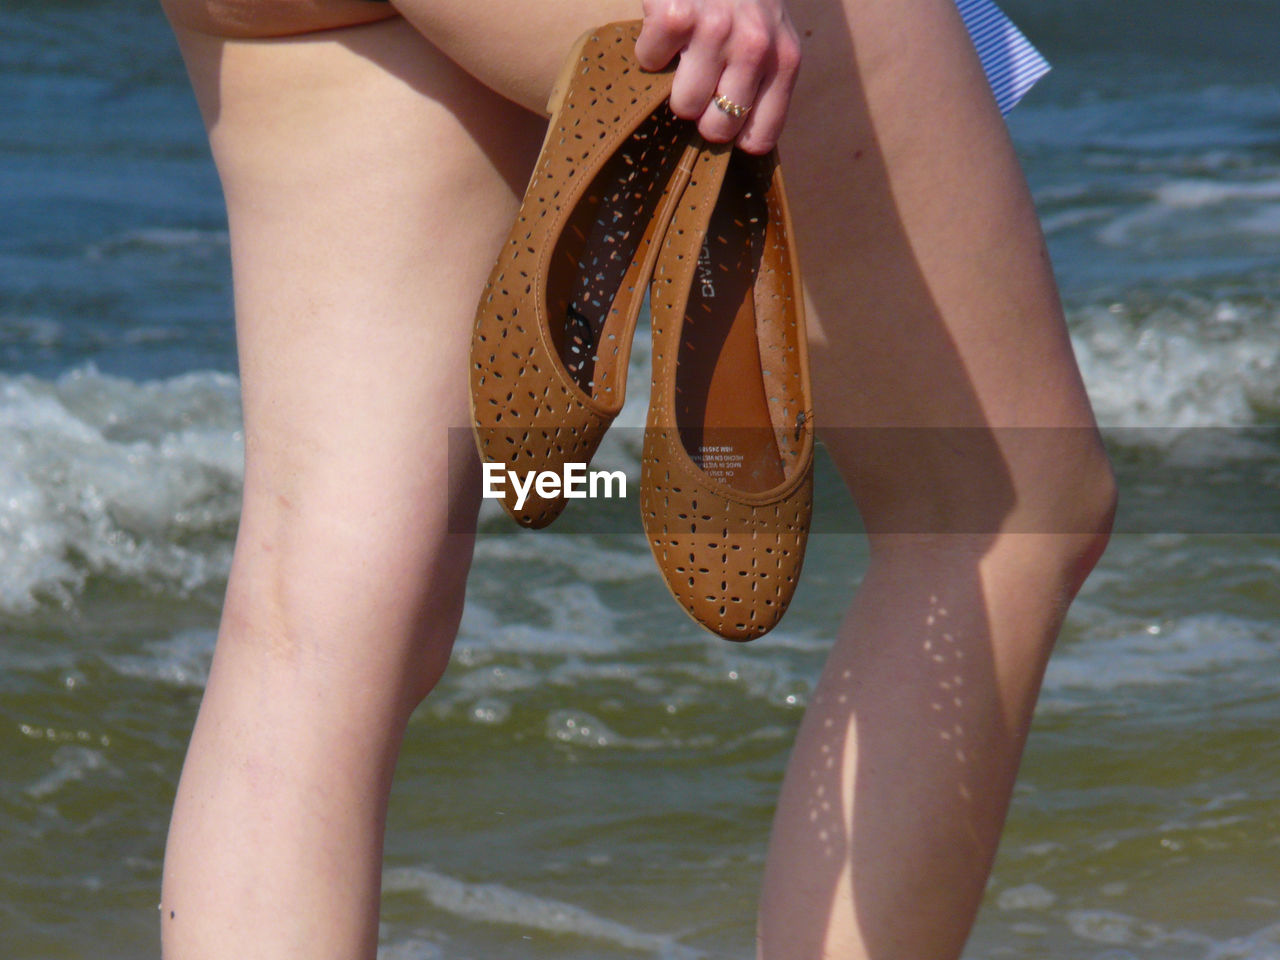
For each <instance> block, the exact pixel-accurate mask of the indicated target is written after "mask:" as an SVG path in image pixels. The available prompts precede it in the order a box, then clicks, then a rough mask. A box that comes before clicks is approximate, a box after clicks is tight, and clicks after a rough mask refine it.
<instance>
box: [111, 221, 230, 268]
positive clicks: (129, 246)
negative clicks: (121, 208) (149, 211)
mask: <svg viewBox="0 0 1280 960" xmlns="http://www.w3.org/2000/svg"><path fill="white" fill-rule="evenodd" d="M229 245H230V239H229V236H228V234H227V231H225V230H197V229H194V228H186V229H179V228H173V227H143V228H141V229H138V230H127V231H125V232H123V233H117V234H114V235H112V236H109V237H106V238H105V239H102V240H99V241H97V242H95V243H93V244H91V245H90V246H89V247H88V248H87V249H86V250H85V258H86V259H88V260H91V261H94V262H97V261H102V260H110V259H113V258H116V257H120V256H122V255H126V254H130V253H147V252H168V251H180V252H182V253H184V254H186V255H190V254H191V253H193V252H195V253H207V254H208V255H209V256H220V257H225V256H226V250H227V247H228V246H229Z"/></svg>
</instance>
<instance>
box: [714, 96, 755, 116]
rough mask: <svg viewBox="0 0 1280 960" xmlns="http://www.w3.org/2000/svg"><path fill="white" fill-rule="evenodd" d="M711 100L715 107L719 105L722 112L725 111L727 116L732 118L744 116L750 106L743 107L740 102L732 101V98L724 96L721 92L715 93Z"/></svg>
mask: <svg viewBox="0 0 1280 960" xmlns="http://www.w3.org/2000/svg"><path fill="white" fill-rule="evenodd" d="M711 102H712V103H714V104H715V105H716V106H717V107H719V108H720V110H721V112H722V113H727V114H728V115H729V116H731V117H733V118H734V119H737V118H738V117H742V116H745V115H746V113H747V111H748V110H750V109H751V108H750V107H744V106H743V105H742V104H740V103H734V102H733V101H732V100H730V99H729V98H728V97H726V96H725V95H724V94H723V93H718V94H716V98H715V99H714V100H712V101H711Z"/></svg>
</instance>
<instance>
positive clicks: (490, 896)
mask: <svg viewBox="0 0 1280 960" xmlns="http://www.w3.org/2000/svg"><path fill="white" fill-rule="evenodd" d="M382 889H383V891H384V892H386V893H417V894H419V895H420V896H421V897H422V898H423V899H424V900H426V901H427V902H428V903H430V904H431V905H432V906H433V907H435V908H436V909H438V910H443V911H445V912H446V913H450V914H453V915H454V916H458V917H463V918H465V919H468V920H472V921H476V922H479V923H487V924H500V925H503V926H515V927H521V928H524V929H526V930H541V931H544V932H547V933H556V934H570V935H574V936H579V937H585V938H589V939H593V940H600V941H603V942H605V943H610V944H613V945H614V946H617V947H622V948H624V949H628V950H635V951H638V952H641V953H647V954H652V955H653V956H655V957H657V958H659V960H698V958H701V957H704V956H705V954H704V953H702V952H701V951H699V950H694V949H691V948H689V947H685V946H683V945H681V944H679V943H677V942H676V941H675V940H674V939H673V938H672V937H670V936H665V935H662V934H652V933H644V932H642V931H639V930H636V929H634V928H632V927H629V926H626V925H625V924H621V923H617V922H616V921H613V920H606V919H605V918H603V917H599V916H596V915H595V914H594V913H591V912H590V911H587V910H584V909H583V908H581V907H577V906H573V905H572V904H568V903H564V902H562V901H559V900H552V899H549V898H546V897H539V896H535V895H533V894H529V893H523V892H521V891H519V890H512V889H511V888H510V887H505V886H502V885H501V884H496V883H466V882H464V881H462V880H457V879H455V878H454V877H449V876H446V875H445V874H442V873H437V872H436V871H434V870H431V869H428V868H426V867H402V868H399V869H394V870H389V871H387V872H386V873H385V874H384V876H383V884H382Z"/></svg>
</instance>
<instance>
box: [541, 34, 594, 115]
mask: <svg viewBox="0 0 1280 960" xmlns="http://www.w3.org/2000/svg"><path fill="white" fill-rule="evenodd" d="M598 29H599V27H592V28H591V29H590V30H584V31H583V33H582V35H581V36H580V37H578V39H577V40H575V41H573V46H572V47H571V48H570V49H569V54H568V56H566V57H565V59H564V63H563V64H562V65H561V67H560V74H559V76H557V77H556V82H555V83H553V84H552V85H551V93H550V94H549V95H548V96H547V116H548V117H554V116H555V115H556V114H557V113H558V112H559V111H560V108H561V107H562V106H564V98H565V96H566V95H567V94H568V92H569V82H570V81H571V80H572V79H573V75H574V73H575V72H576V71H577V70H578V65H579V63H580V62H581V60H582V49H583V47H585V46H586V45H587V41H588V40H590V39H591V37H592V35H593V34H594V33H595V32H596V31H597V30H598Z"/></svg>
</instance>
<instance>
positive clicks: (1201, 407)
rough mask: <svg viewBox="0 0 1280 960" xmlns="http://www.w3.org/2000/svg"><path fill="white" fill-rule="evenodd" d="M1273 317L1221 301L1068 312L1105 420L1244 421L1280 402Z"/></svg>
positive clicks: (1277, 331) (1128, 423)
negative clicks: (1141, 312) (1139, 313)
mask: <svg viewBox="0 0 1280 960" xmlns="http://www.w3.org/2000/svg"><path fill="white" fill-rule="evenodd" d="M1276 319H1277V318H1276V317H1274V316H1271V315H1268V314H1265V313H1263V312H1260V311H1259V310H1257V309H1256V308H1252V307H1246V306H1244V305H1239V304H1232V303H1230V302H1226V301H1224V302H1220V303H1216V304H1202V305H1193V306H1191V307H1183V308H1181V309H1174V308H1172V307H1169V308H1165V309H1162V310H1157V311H1155V312H1153V313H1150V314H1148V315H1146V316H1143V317H1141V318H1135V317H1133V316H1131V311H1130V308H1129V307H1127V306H1126V305H1124V304H1119V303H1117V304H1113V305H1111V306H1110V307H1108V308H1090V309H1087V310H1082V311H1078V312H1076V313H1075V314H1073V316H1072V318H1071V320H1072V343H1073V346H1074V348H1075V352H1076V357H1077V359H1078V360H1079V362H1080V369H1081V372H1082V374H1083V375H1084V380H1085V384H1086V386H1087V387H1088V391H1089V398H1090V400H1091V401H1092V403H1093V406H1094V410H1095V412H1096V413H1097V417H1098V421H1099V422H1100V423H1101V424H1102V425H1103V426H1104V427H1142V428H1178V429H1187V428H1200V427H1239V426H1249V425H1253V424H1255V423H1257V422H1258V414H1259V411H1261V410H1267V409H1272V410H1280V324H1278V323H1276ZM1171 435H1172V434H1170V433H1165V434H1163V436H1164V437H1165V438H1166V439H1167V438H1168V437H1169V436H1171ZM1160 437H1161V433H1160V432H1159V431H1151V432H1150V433H1149V434H1147V435H1146V438H1147V440H1148V441H1150V442H1157V441H1158V440H1159V439H1160Z"/></svg>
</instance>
